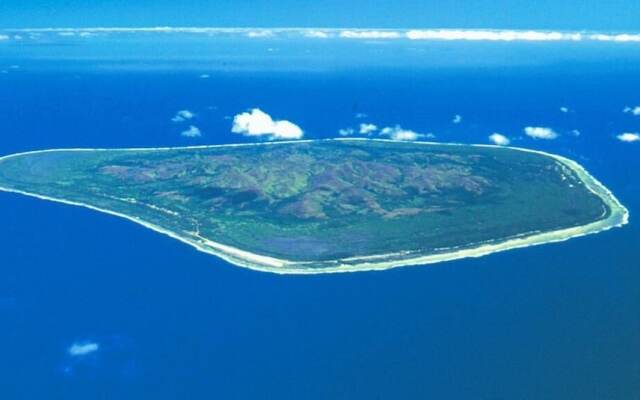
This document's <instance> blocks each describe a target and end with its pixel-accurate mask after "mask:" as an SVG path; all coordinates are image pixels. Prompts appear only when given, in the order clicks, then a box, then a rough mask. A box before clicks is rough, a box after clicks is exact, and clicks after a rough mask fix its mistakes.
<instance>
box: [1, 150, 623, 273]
mask: <svg viewBox="0 0 640 400" xmlns="http://www.w3.org/2000/svg"><path fill="white" fill-rule="evenodd" d="M0 190H1V191H6V192H15V193H20V194H24V195H28V196H34V197H38V198H41V199H45V200H51V201H56V202H61V203H65V204H71V205H76V206H83V207H88V208H90V209H93V210H97V211H100V212H104V213H108V214H112V215H116V216H119V217H123V218H126V219H128V220H131V221H133V222H136V223H138V224H141V225H144V226H145V227H147V228H150V229H153V230H154V231H157V232H160V233H163V234H166V235H169V236H171V237H172V238H175V239H177V240H180V241H182V242H184V243H187V244H189V245H191V246H193V247H195V248H196V249H198V250H200V251H203V252H206V253H209V254H212V255H215V256H218V257H220V258H222V259H224V260H226V261H228V262H230V263H232V264H235V265H237V266H241V267H246V268H251V269H255V270H260V271H268V272H274V273H282V274H315V273H331V272H351V271H364V270H382V269H388V268H393V267H399V266H408V265H424V264H431V263H435V262H441V261H447V260H454V259H460V258H464V257H478V256H482V255H486V254H490V253H494V252H498V251H503V250H508V249H514V248H519V247H526V246H532V245H538V244H543V243H550V242H558V241H563V240H567V239H569V238H573V237H577V236H582V235H586V234H591V233H596V232H600V231H603V230H607V229H609V228H612V227H617V226H621V225H624V224H625V223H627V221H628V216H629V213H628V211H627V210H626V208H625V207H624V206H622V204H620V202H619V201H618V200H617V199H616V198H615V196H614V195H613V194H612V193H611V192H610V191H609V190H608V189H607V188H606V187H605V186H604V185H602V184H601V183H600V182H598V181H597V180H596V179H595V178H594V177H592V176H591V175H590V174H589V173H588V172H587V171H586V170H585V169H584V168H582V167H581V166H580V165H579V164H577V163H576V162H574V161H572V160H569V159H567V158H564V157H560V156H557V155H552V154H548V153H543V152H540V151H534V150H527V149H521V148H514V147H499V146H492V145H464V144H442V143H428V142H400V141H391V140H374V139H358V138H345V139H323V140H300V141H287V142H264V143H253V144H232V145H212V146H199V147H182V148H149V149H145V148H141V149H53V150H43V151H34V152H28V153H20V154H14V155H9V156H5V157H2V158H0ZM96 229H99V228H96Z"/></svg>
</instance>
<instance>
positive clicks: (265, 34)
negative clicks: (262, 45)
mask: <svg viewBox="0 0 640 400" xmlns="http://www.w3.org/2000/svg"><path fill="white" fill-rule="evenodd" d="M247 36H248V37H250V38H265V37H272V36H273V31H270V30H268V29H264V30H261V31H250V32H247Z"/></svg>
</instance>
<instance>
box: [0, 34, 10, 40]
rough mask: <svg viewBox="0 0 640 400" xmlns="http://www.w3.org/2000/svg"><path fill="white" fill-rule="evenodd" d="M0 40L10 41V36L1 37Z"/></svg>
mask: <svg viewBox="0 0 640 400" xmlns="http://www.w3.org/2000/svg"><path fill="white" fill-rule="evenodd" d="M0 40H9V36H7V35H0Z"/></svg>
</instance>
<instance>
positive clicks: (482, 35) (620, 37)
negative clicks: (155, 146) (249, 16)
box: [0, 26, 640, 43]
mask: <svg viewBox="0 0 640 400" xmlns="http://www.w3.org/2000/svg"><path fill="white" fill-rule="evenodd" d="M0 32H3V33H4V34H3V35H0V40H3V41H8V40H11V39H15V40H22V39H24V37H23V36H21V35H20V34H30V35H31V36H30V39H35V38H37V36H38V35H41V34H45V33H55V34H58V35H60V36H75V35H78V36H81V37H90V36H93V35H98V34H119V33H187V34H189V33H190V34H209V35H213V34H241V35H243V36H245V37H249V38H262V39H268V38H277V37H281V36H286V35H289V36H286V37H291V36H293V37H295V36H296V35H298V36H300V37H303V38H309V39H360V40H397V39H405V40H439V41H459V40H464V41H505V42H511V41H534V42H535V41H556V42H557V41H567V42H581V41H588V42H591V41H594V42H637V43H640V31H603V30H553V29H543V30H536V29H491V28H473V29H469V28H348V27H344V28H342V27H331V28H322V27H271V28H269V27H204V26H192V27H189V26H183V27H180V26H148V27H117V26H114V27H76V28H73V27H66V28H63V27H45V28H0ZM7 34H12V35H13V36H10V35H7Z"/></svg>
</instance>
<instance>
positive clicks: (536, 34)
mask: <svg viewBox="0 0 640 400" xmlns="http://www.w3.org/2000/svg"><path fill="white" fill-rule="evenodd" d="M406 37H407V38H409V39H411V40H475V41H479V40H487V41H515V40H525V41H558V40H570V41H578V40H582V39H583V35H582V34H581V33H577V32H576V33H562V32H544V31H513V30H461V29H429V30H411V31H408V32H407V33H406Z"/></svg>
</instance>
